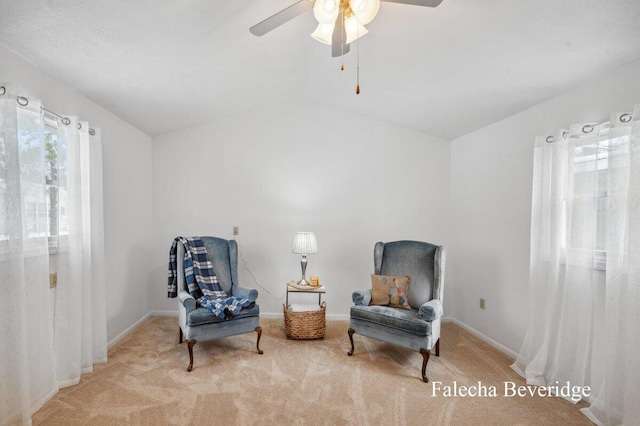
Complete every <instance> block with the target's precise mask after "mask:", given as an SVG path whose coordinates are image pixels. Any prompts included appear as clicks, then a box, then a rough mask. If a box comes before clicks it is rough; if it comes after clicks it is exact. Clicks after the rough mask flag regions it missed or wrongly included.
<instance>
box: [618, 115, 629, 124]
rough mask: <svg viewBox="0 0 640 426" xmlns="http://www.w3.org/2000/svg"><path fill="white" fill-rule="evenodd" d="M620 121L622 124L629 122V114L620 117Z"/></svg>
mask: <svg viewBox="0 0 640 426" xmlns="http://www.w3.org/2000/svg"><path fill="white" fill-rule="evenodd" d="M620 121H621V122H623V123H628V122H630V121H631V114H622V115H621V116H620Z"/></svg>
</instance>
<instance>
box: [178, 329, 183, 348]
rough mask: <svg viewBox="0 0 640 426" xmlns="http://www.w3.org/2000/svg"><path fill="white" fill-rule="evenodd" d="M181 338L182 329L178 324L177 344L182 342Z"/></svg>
mask: <svg viewBox="0 0 640 426" xmlns="http://www.w3.org/2000/svg"><path fill="white" fill-rule="evenodd" d="M182 339H183V335H182V329H181V328H180V326H178V344H179V345H181V344H182Z"/></svg>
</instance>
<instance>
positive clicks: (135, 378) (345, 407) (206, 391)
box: [33, 317, 591, 426]
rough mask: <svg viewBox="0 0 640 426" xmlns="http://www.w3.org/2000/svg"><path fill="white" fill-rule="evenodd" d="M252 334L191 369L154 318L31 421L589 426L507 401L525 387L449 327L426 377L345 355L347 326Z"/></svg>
mask: <svg viewBox="0 0 640 426" xmlns="http://www.w3.org/2000/svg"><path fill="white" fill-rule="evenodd" d="M262 328H263V330H264V332H263V335H262V342H261V345H260V346H261V348H262V349H263V350H264V355H258V353H257V352H256V350H255V343H256V334H255V333H251V334H245V335H240V336H235V337H229V338H225V339H220V340H218V341H213V342H203V343H198V344H196V345H195V347H194V369H193V371H192V372H191V373H187V371H186V367H187V365H188V358H189V357H188V352H187V348H186V345H185V344H182V345H178V344H177V329H178V326H177V319H176V318H171V317H155V318H151V319H149V320H148V321H146V322H145V323H144V324H142V325H141V326H140V327H139V328H138V329H136V330H135V331H134V332H133V333H132V334H131V335H129V336H128V337H127V338H126V339H124V340H123V341H122V342H120V343H119V344H118V345H117V346H115V347H114V348H112V349H111V351H110V352H109V362H108V363H107V364H102V365H97V366H96V367H95V371H94V373H92V374H86V375H84V376H83V377H82V380H81V382H80V383H79V384H78V385H76V386H72V387H69V388H66V389H62V390H61V391H60V392H59V393H58V394H57V395H56V396H55V397H54V398H53V399H51V400H50V401H49V402H48V403H47V404H46V405H45V406H44V407H43V408H42V409H41V410H39V411H38V412H37V413H36V414H35V415H34V417H33V423H34V424H36V425H38V424H47V425H76V424H77V425H86V424H91V425H110V426H113V425H117V424H134V425H138V424H140V425H164V424H175V425H180V424H199V425H209V424H211V425H219V424H241V425H248V424H268V425H272V424H286V425H290V424H294V425H301V424H311V425H315V424H318V425H319V424H327V425H341V424H359V425H377V424H389V425H569V424H585V425H589V424H591V423H590V422H589V421H588V420H587V419H586V417H584V416H583V415H582V414H581V413H580V412H579V408H581V407H584V406H586V404H584V403H580V404H577V405H573V404H571V403H569V402H567V401H565V400H563V399H560V398H557V397H546V398H541V397H522V398H520V397H513V398H506V397H504V396H502V394H503V387H504V382H505V381H513V382H516V383H517V384H518V385H524V381H523V380H522V379H521V378H520V376H518V375H517V374H516V373H515V372H513V371H512V370H511V369H510V368H509V364H510V363H511V360H510V359H509V358H508V357H507V356H505V355H504V354H502V353H501V352H499V351H497V350H495V349H493V348H492V347H490V346H489V345H487V344H485V343H484V342H482V341H480V340H479V339H477V338H475V337H474V336H472V335H471V334H469V333H467V332H465V331H464V330H462V329H461V328H459V327H457V326H456V325H454V324H451V323H445V324H443V333H442V334H443V337H442V340H441V344H440V357H435V356H433V355H432V357H431V360H430V361H429V364H428V366H427V375H428V377H429V380H430V382H429V383H423V382H422V379H421V377H420V367H421V365H422V356H421V355H420V354H419V353H417V352H412V351H409V350H405V349H402V348H398V347H396V346H392V345H389V344H385V343H382V342H378V341H376V340H373V339H368V338H365V337H362V336H359V335H357V334H356V335H354V340H355V353H354V355H353V356H351V357H349V356H347V351H348V350H349V347H350V346H349V338H348V336H347V328H348V323H347V322H346V321H335V322H328V324H327V332H326V335H325V338H324V339H322V340H307V341H297V340H288V339H287V338H286V336H285V332H284V324H283V321H282V320H275V319H271V320H265V319H263V320H262ZM437 381H439V382H442V386H445V385H449V386H451V385H452V384H453V382H454V381H455V382H456V383H457V384H458V386H462V385H466V386H470V385H476V384H477V382H478V381H481V382H482V384H483V385H485V386H496V387H497V389H498V396H497V397H494V398H491V397H483V398H478V397H476V398H470V397H465V398H463V397H445V396H443V395H442V394H440V395H439V396H433V395H432V394H433V383H434V382H437Z"/></svg>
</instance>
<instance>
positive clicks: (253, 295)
mask: <svg viewBox="0 0 640 426" xmlns="http://www.w3.org/2000/svg"><path fill="white" fill-rule="evenodd" d="M233 295H234V296H235V297H239V298H240V299H249V301H251V302H255V301H256V300H258V290H256V289H255V288H246V287H240V286H238V287H234V289H233Z"/></svg>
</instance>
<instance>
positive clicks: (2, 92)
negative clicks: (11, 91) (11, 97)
mask: <svg viewBox="0 0 640 426" xmlns="http://www.w3.org/2000/svg"><path fill="white" fill-rule="evenodd" d="M6 93H7V88H6V87H4V86H0V96H2V95H5V94H6Z"/></svg>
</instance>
